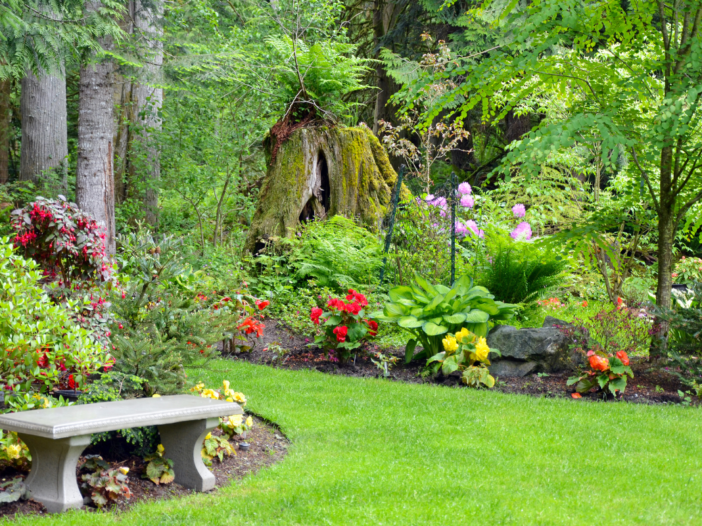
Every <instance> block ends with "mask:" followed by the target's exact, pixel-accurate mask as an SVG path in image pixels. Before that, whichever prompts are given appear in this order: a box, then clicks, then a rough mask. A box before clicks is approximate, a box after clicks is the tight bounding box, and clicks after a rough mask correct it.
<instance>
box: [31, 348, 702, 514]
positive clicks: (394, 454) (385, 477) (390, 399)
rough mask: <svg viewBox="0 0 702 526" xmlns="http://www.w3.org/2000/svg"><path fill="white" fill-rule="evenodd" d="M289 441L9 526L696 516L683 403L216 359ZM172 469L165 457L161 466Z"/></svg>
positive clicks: (698, 453) (701, 447) (700, 494)
mask: <svg viewBox="0 0 702 526" xmlns="http://www.w3.org/2000/svg"><path fill="white" fill-rule="evenodd" d="M190 374H191V378H192V379H201V380H203V381H205V382H206V383H208V384H211V385H217V384H221V380H222V379H229V380H230V381H231V382H232V385H233V386H235V388H236V389H237V390H241V391H243V392H244V393H246V395H247V396H248V398H249V409H251V410H252V411H255V412H256V413H258V414H259V415H261V416H263V417H266V418H268V419H270V420H272V421H274V422H277V423H278V424H279V425H280V426H281V428H282V430H283V431H284V433H285V434H286V435H287V436H288V437H289V438H290V439H291V440H292V445H291V447H290V449H289V455H288V456H287V457H286V458H285V459H284V460H283V461H282V462H281V463H278V464H276V465H274V466H273V467H271V468H269V469H266V470H264V471H262V472H260V473H259V474H257V475H255V476H251V477H247V478H246V479H244V480H243V481H240V482H237V483H234V484H232V485H231V486H230V487H227V488H223V489H221V490H219V491H218V492H216V493H214V494H211V495H194V496H192V497H187V498H184V499H180V500H173V501H161V502H152V503H146V504H141V505H138V506H136V507H135V509H133V510H132V511H130V512H128V513H125V514H122V515H110V514H91V513H87V512H84V511H79V512H69V513H66V514H63V515H57V516H52V517H49V518H46V519H37V518H26V517H25V518H20V519H19V520H18V521H17V522H18V523H19V524H42V525H44V524H46V525H49V524H52V525H53V524H56V525H69V524H71V525H72V524H81V525H83V524H86V525H87V524H121V525H132V524H134V525H145V524H159V525H160V524H174V525H175V524H178V525H180V524H182V525H188V526H191V525H200V524H201V525H219V524H227V525H244V524H247V525H317V524H319V525H325V524H338V525H351V524H353V525H364V524H368V525H371V524H372V525H380V524H382V525H394V524H397V525H425V524H436V525H446V524H461V525H462V524H466V525H467V524H517V525H531V524H567V525H579V524H582V525H593V524H598V525H599V524H608V525H611V524H645V525H653V524H655V525H663V524H675V525H678V524H680V525H682V524H702V486H701V483H702V475H701V468H702V421H701V420H700V416H701V415H700V412H699V411H698V410H697V409H693V408H684V407H649V406H642V405H632V404H625V403H588V402H582V401H579V402H576V401H570V400H563V399H559V400H552V399H538V398H531V397H527V396H515V395H505V394H501V393H496V392H486V391H472V390H468V389H454V388H446V387H439V386H431V385H408V384H402V383H394V382H389V381H383V380H371V379H358V378H348V377H341V376H331V375H324V374H322V373H317V372H309V371H287V370H276V369H271V368H267V367H263V366H254V365H250V364H245V363H238V362H233V361H224V360H221V361H217V362H214V363H211V364H210V365H209V370H208V371H204V370H199V371H191V373H190ZM176 469H177V466H176Z"/></svg>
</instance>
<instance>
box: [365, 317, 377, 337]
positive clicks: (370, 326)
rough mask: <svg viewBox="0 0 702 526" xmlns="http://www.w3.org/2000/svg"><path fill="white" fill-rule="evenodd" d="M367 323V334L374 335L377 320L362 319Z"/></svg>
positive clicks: (375, 333)
mask: <svg viewBox="0 0 702 526" xmlns="http://www.w3.org/2000/svg"><path fill="white" fill-rule="evenodd" d="M363 321H365V322H366V323H367V324H368V334H370V335H371V336H376V335H377V334H378V322H377V321H373V320H363Z"/></svg>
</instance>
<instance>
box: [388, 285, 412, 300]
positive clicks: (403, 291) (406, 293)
mask: <svg viewBox="0 0 702 526" xmlns="http://www.w3.org/2000/svg"><path fill="white" fill-rule="evenodd" d="M388 296H390V299H391V300H392V301H399V300H400V299H411V298H412V289H411V288H409V287H395V288H393V289H390V292H389V293H388Z"/></svg>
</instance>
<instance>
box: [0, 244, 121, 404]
mask: <svg viewBox="0 0 702 526" xmlns="http://www.w3.org/2000/svg"><path fill="white" fill-rule="evenodd" d="M40 279H41V275H40V273H39V272H38V271H37V264H36V263H35V262H33V261H28V260H26V259H24V258H22V257H20V256H18V255H17V254H16V253H15V252H14V250H13V248H12V246H11V245H10V244H9V240H8V239H7V238H4V239H0V349H4V351H5V352H3V353H2V355H1V356H0V375H1V378H2V384H3V387H4V388H5V389H11V390H16V391H25V392H30V391H32V390H33V389H37V388H38V389H39V390H41V391H43V392H46V391H51V390H53V389H55V388H59V389H60V388H63V389H69V388H70V389H74V388H77V387H79V386H81V385H84V384H85V382H86V381H87V378H88V376H89V375H91V374H93V373H95V372H96V371H98V370H99V369H100V368H102V367H103V366H105V365H107V366H108V367H109V366H111V361H110V356H109V354H108V353H107V352H106V351H105V349H104V348H103V347H102V346H100V345H98V344H97V343H95V341H93V339H92V338H91V335H90V334H89V333H88V332H87V331H86V330H85V329H83V328H81V327H79V326H78V325H76V323H75V322H74V321H73V320H72V319H71V314H70V312H68V311H67V310H66V309H64V308H63V307H62V306H61V305H54V304H53V303H52V301H51V299H50V298H49V296H48V295H47V294H46V293H45V292H44V290H43V289H42V288H41V287H40V286H39V282H40ZM69 306H72V307H75V304H72V303H71V304H69Z"/></svg>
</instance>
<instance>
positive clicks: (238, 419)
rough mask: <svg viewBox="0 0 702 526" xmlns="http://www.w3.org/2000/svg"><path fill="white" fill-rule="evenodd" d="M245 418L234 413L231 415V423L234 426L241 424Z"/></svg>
mask: <svg viewBox="0 0 702 526" xmlns="http://www.w3.org/2000/svg"><path fill="white" fill-rule="evenodd" d="M243 420H244V417H243V416H242V415H232V416H230V417H229V425H230V426H233V427H236V426H240V425H241V422H242V421H243Z"/></svg>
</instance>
